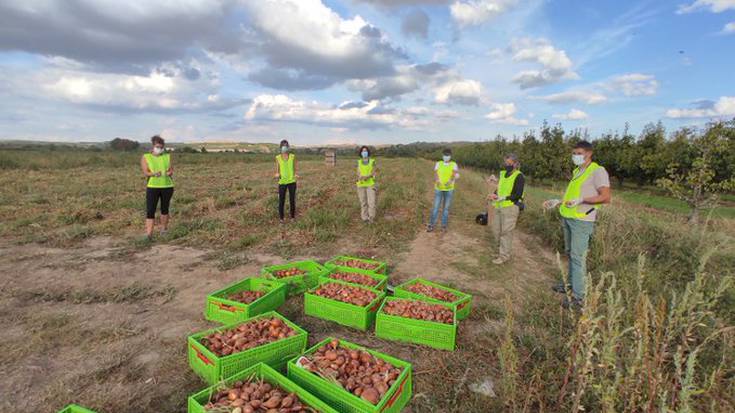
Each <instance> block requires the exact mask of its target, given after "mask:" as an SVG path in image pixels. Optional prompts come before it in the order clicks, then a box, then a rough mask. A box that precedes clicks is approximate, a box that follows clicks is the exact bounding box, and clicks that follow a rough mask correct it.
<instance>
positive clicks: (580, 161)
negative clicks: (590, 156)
mask: <svg viewBox="0 0 735 413" xmlns="http://www.w3.org/2000/svg"><path fill="white" fill-rule="evenodd" d="M572 163H573V164H574V165H576V166H582V165H584V155H576V154H574V155H572Z"/></svg>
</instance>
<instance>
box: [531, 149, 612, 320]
mask: <svg viewBox="0 0 735 413" xmlns="http://www.w3.org/2000/svg"><path fill="white" fill-rule="evenodd" d="M572 163H573V164H574V165H575V166H576V169H574V173H573V174H572V180H571V181H569V185H568V186H567V189H566V191H565V192H564V198H562V199H561V200H559V199H550V200H548V201H545V202H544V208H546V209H553V208H556V207H557V206H558V207H559V213H560V214H561V217H562V218H561V220H562V230H563V231H564V249H565V252H566V255H567V257H568V258H569V281H571V286H570V285H569V283H568V282H562V283H561V284H559V285H555V286H554V288H553V289H554V291H556V292H559V293H566V292H567V290H569V289H570V287H571V292H572V301H571V302H570V301H568V300H567V299H565V300H564V303H563V305H564V307H567V308H568V307H570V306H574V307H581V306H582V305H583V304H584V294H585V277H586V276H587V251H588V249H589V242H590V238H591V237H592V234H593V232H594V229H595V221H596V219H597V212H598V210H599V209H600V208H601V207H602V205H604V204H609V203H610V200H611V199H612V193H611V191H610V177H609V175H608V173H607V171H606V170H605V168H603V167H602V166H600V165H598V164H597V163H595V162H593V161H592V144H591V143H589V142H587V141H580V142H578V143H577V144H576V145H574V149H573V151H572Z"/></svg>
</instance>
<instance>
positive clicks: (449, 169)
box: [434, 161, 457, 191]
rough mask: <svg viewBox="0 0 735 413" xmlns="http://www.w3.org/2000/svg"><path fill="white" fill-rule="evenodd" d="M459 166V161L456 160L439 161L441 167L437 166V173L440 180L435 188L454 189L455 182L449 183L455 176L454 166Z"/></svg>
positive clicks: (440, 189) (442, 189) (441, 189)
mask: <svg viewBox="0 0 735 413" xmlns="http://www.w3.org/2000/svg"><path fill="white" fill-rule="evenodd" d="M456 167H457V163H456V162H454V161H451V162H449V163H444V161H439V168H437V170H436V173H437V174H438V175H439V182H437V183H436V185H435V186H434V188H436V189H437V190H439V191H452V190H454V183H451V184H450V183H449V181H451V180H452V178H453V177H454V168H456Z"/></svg>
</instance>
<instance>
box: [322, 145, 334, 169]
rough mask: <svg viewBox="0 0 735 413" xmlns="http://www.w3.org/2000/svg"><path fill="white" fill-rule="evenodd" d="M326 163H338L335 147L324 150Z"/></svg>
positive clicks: (329, 164)
mask: <svg viewBox="0 0 735 413" xmlns="http://www.w3.org/2000/svg"><path fill="white" fill-rule="evenodd" d="M324 164H325V165H327V166H336V165H337V151H335V150H334V149H327V150H326V151H324Z"/></svg>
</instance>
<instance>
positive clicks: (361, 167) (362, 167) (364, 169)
mask: <svg viewBox="0 0 735 413" xmlns="http://www.w3.org/2000/svg"><path fill="white" fill-rule="evenodd" d="M374 167H375V159H370V160H368V163H367V164H365V163H364V162H363V161H362V159H360V160H358V161H357V169H358V171H360V176H361V177H362V176H369V177H370V178H369V179H366V180H364V181H357V186H359V187H371V186H374V185H375V178H374V177H373V176H371V175H372V174H373V169H374Z"/></svg>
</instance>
